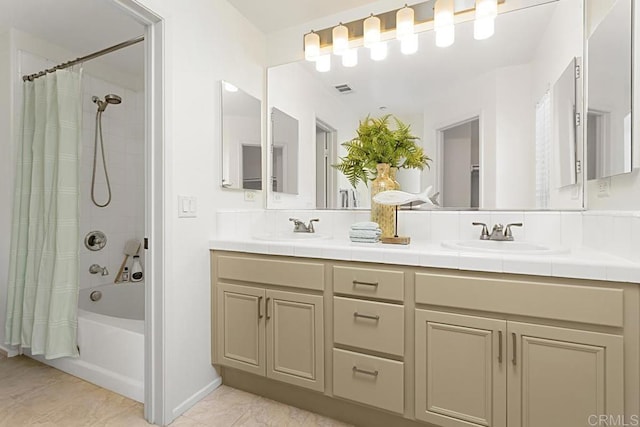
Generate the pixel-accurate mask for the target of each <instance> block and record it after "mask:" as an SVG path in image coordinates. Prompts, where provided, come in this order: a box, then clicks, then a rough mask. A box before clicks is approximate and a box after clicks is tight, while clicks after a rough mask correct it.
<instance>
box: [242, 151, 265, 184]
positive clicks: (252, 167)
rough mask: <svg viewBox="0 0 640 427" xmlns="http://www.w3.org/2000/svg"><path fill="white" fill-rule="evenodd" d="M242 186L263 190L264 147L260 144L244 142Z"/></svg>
mask: <svg viewBox="0 0 640 427" xmlns="http://www.w3.org/2000/svg"><path fill="white" fill-rule="evenodd" d="M242 188H243V189H245V190H262V148H261V147H260V144H242Z"/></svg>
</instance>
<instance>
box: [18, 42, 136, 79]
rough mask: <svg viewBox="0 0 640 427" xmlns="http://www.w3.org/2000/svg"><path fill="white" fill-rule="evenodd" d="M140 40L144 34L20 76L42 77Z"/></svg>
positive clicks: (29, 77) (23, 77) (27, 77)
mask: <svg viewBox="0 0 640 427" xmlns="http://www.w3.org/2000/svg"><path fill="white" fill-rule="evenodd" d="M141 41H144V36H138V37H136V38H134V39H131V40H127V41H126V42H122V43H118V44H116V45H113V46H111V47H108V48H106V49H102V50H99V51H97V52H94V53H92V54H89V55H86V56H82V57H80V58H76V59H74V60H72V61H67V62H63V63H62V64H59V65H56V66H55V67H53V68H49V69H46V70H43V71H40V72H39V73H35V74H28V75H24V76H22V81H25V82H26V81H27V80H29V81H33V80H35V79H37V78H38V77H42V76H44V75H46V74H47V73H53V72H54V71H57V70H63V69H65V68H69V67H72V66H74V65H76V64H79V63H81V62H85V61H89V60H91V59H95V58H98V57H100V56H102V55H106V54H107V53H111V52H115V51H116V50H120V49H124V48H125V47H129V46H131V45H134V44H136V43H140V42H141Z"/></svg>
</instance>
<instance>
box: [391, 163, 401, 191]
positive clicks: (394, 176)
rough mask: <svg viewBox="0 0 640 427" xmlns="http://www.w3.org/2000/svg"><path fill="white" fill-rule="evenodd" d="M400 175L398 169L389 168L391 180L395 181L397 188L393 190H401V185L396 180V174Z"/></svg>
mask: <svg viewBox="0 0 640 427" xmlns="http://www.w3.org/2000/svg"><path fill="white" fill-rule="evenodd" d="M397 173H398V168H394V167H390V168H389V178H391V180H392V181H393V183H394V185H395V187H394V188H393V190H400V183H399V182H398V180H397V179H396V174H397Z"/></svg>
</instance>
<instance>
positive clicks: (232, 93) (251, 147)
mask: <svg viewBox="0 0 640 427" xmlns="http://www.w3.org/2000/svg"><path fill="white" fill-rule="evenodd" d="M220 92H221V98H222V110H221V111H222V126H221V127H222V187H224V188H233V189H245V190H262V144H261V140H262V138H261V134H262V130H261V129H262V126H261V123H262V111H261V102H260V100H259V99H257V98H254V97H253V96H251V95H249V94H248V93H246V92H244V91H243V90H241V89H239V88H238V87H237V86H235V85H233V84H231V83H229V82H225V81H221V82H220Z"/></svg>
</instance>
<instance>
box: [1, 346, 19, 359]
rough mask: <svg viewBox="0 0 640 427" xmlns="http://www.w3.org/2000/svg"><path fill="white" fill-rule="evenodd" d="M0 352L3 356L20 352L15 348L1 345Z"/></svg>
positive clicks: (12, 355)
mask: <svg viewBox="0 0 640 427" xmlns="http://www.w3.org/2000/svg"><path fill="white" fill-rule="evenodd" d="M0 354H2V355H3V356H5V357H14V356H17V355H19V354H20V352H19V351H18V350H16V349H11V348H7V347H5V346H3V345H0Z"/></svg>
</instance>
